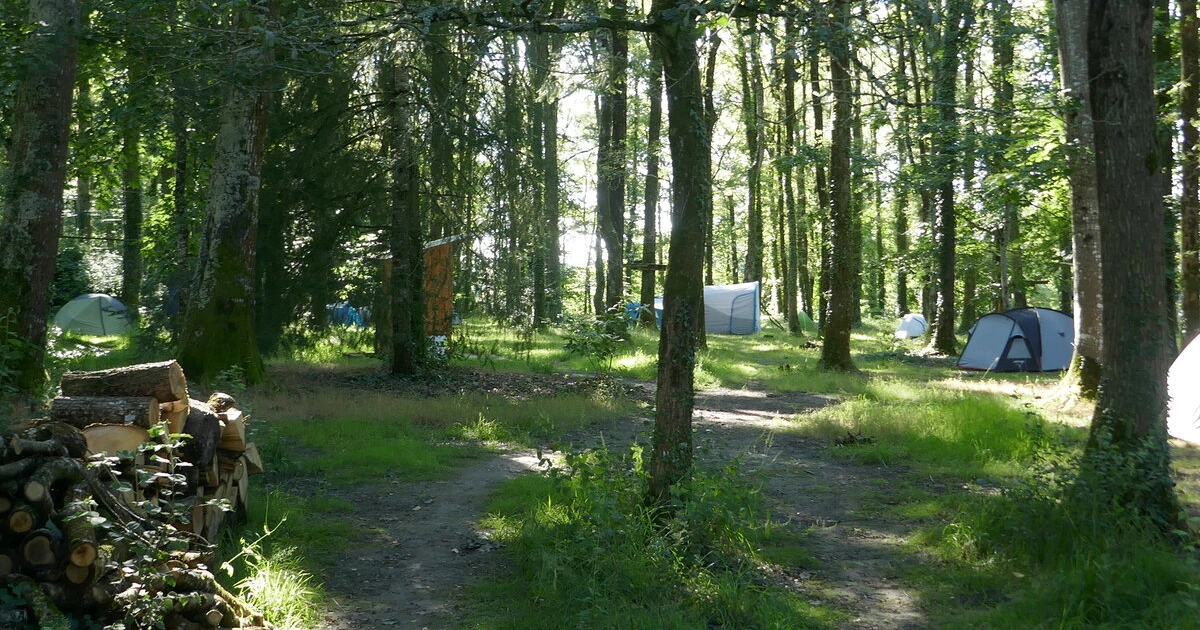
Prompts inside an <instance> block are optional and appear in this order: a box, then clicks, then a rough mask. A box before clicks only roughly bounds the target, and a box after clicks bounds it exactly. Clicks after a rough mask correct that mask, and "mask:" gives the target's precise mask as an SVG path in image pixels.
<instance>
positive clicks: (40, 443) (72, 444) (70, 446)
mask: <svg viewBox="0 0 1200 630" xmlns="http://www.w3.org/2000/svg"><path fill="white" fill-rule="evenodd" d="M55 442H57V443H59V444H61V445H62V448H63V449H65V450H66V452H65V453H61V454H62V455H70V456H71V457H74V458H76V459H83V458H84V457H87V440H86V439H85V438H84V437H83V433H81V432H80V431H79V428H78V427H75V426H72V425H70V424H66V423H64V422H52V421H48V420H43V421H40V422H37V423H36V424H34V425H33V426H30V427H28V428H26V429H25V430H23V431H21V433H20V434H19V435H17V436H14V437H13V440H12V441H11V442H10V447H11V450H12V453H13V455H18V456H21V457H26V456H29V455H57V454H60V453H59V451H60V449H59V448H57V447H55V446H54V445H53V444H54V443H55Z"/></svg>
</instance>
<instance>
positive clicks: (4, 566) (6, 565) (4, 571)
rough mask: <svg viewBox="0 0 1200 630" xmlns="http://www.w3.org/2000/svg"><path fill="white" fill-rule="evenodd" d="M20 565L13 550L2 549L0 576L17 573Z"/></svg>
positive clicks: (0, 553)
mask: <svg viewBox="0 0 1200 630" xmlns="http://www.w3.org/2000/svg"><path fill="white" fill-rule="evenodd" d="M19 567H20V564H19V563H18V562H17V558H16V556H14V555H13V553H12V552H11V551H7V550H0V576H4V575H11V574H13V573H16V572H17V569H18V568H19Z"/></svg>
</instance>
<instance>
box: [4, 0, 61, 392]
mask: <svg viewBox="0 0 1200 630" xmlns="http://www.w3.org/2000/svg"><path fill="white" fill-rule="evenodd" d="M28 18H29V22H28V25H29V34H28V36H27V37H26V41H25V46H26V47H25V49H24V50H23V51H22V54H21V55H20V57H19V59H18V61H17V72H18V79H17V81H18V82H17V87H16V93H15V95H14V96H13V101H12V110H11V111H12V118H11V121H12V123H11V128H10V134H11V135H10V139H9V141H8V150H7V155H6V158H7V159H6V162H7V169H6V172H5V182H4V187H3V189H4V190H3V195H4V196H3V208H2V210H3V222H2V223H0V286H2V287H4V291H3V293H2V294H0V318H2V323H0V336H2V337H0V340H2V341H3V343H4V344H5V345H6V346H7V347H8V348H10V349H16V350H18V351H19V358H17V359H16V360H14V361H11V362H10V363H9V364H8V369H9V370H11V372H9V374H12V378H11V381H9V382H4V383H0V386H3V388H4V389H7V388H10V387H11V388H14V389H16V390H17V391H20V392H23V393H25V394H32V393H33V392H35V391H37V390H38V388H40V387H41V385H42V384H43V383H44V382H45V379H46V374H45V371H44V370H43V362H44V358H45V346H46V320H47V317H48V311H49V308H50V302H49V300H50V287H51V286H52V284H53V282H54V264H55V257H56V255H57V253H58V236H59V231H60V228H61V226H62V214H63V188H64V186H65V183H66V166H67V154H68V146H67V136H68V131H69V129H70V124H71V96H72V92H73V90H74V86H75V72H76V68H77V64H76V52H77V50H78V39H77V28H78V22H79V19H80V15H79V5H78V4H77V2H76V1H75V0H30V2H29V14H28ZM5 380H6V381H7V380H8V379H7V377H6V379H5Z"/></svg>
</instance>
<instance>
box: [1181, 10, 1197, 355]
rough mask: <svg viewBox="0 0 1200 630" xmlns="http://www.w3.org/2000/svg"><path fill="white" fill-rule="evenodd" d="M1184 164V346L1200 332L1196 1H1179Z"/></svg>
mask: <svg viewBox="0 0 1200 630" xmlns="http://www.w3.org/2000/svg"><path fill="white" fill-rule="evenodd" d="M1179 13H1180V19H1179V64H1180V69H1181V71H1180V74H1181V78H1180V90H1179V113H1180V118H1181V121H1180V122H1181V123H1182V127H1183V133H1182V136H1183V138H1182V143H1181V144H1180V146H1179V159H1180V165H1181V171H1182V172H1181V178H1180V179H1181V187H1182V191H1181V193H1180V199H1179V205H1180V225H1179V231H1180V237H1181V242H1180V259H1181V264H1180V267H1181V268H1180V291H1181V293H1182V306H1183V309H1182V310H1183V342H1184V345H1186V344H1187V342H1188V341H1191V340H1192V339H1193V338H1194V337H1195V336H1196V335H1197V334H1200V153H1198V151H1200V131H1197V124H1198V122H1200V17H1198V16H1197V15H1196V0H1180V2H1179Z"/></svg>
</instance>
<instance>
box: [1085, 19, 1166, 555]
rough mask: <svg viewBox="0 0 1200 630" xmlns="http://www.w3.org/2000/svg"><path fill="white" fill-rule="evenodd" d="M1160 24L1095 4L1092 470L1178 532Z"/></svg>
mask: <svg viewBox="0 0 1200 630" xmlns="http://www.w3.org/2000/svg"><path fill="white" fill-rule="evenodd" d="M1153 24H1154V7H1153V5H1152V4H1150V3H1148V2H1138V1H1134V0H1121V1H1117V2H1105V1H1103V0H1095V1H1093V2H1092V3H1091V4H1090V6H1089V13H1088V16H1087V60H1088V77H1089V81H1088V85H1089V88H1090V90H1091V93H1090V94H1091V105H1092V115H1093V117H1094V119H1096V120H1103V121H1106V124H1103V125H1096V126H1095V128H1094V129H1095V147H1096V175H1097V192H1098V195H1097V199H1098V200H1099V205H1098V210H1099V212H1098V216H1099V224H1100V246H1101V266H1102V269H1101V276H1102V280H1101V292H1102V296H1103V301H1104V304H1105V309H1104V315H1103V320H1104V333H1103V334H1104V343H1103V354H1102V363H1103V365H1104V373H1103V376H1102V377H1101V386H1100V396H1099V400H1098V402H1097V405H1096V412H1095V415H1094V416H1093V418H1092V425H1091V432H1090V435H1089V438H1088V444H1087V448H1086V450H1085V452H1084V459H1083V465H1084V470H1085V471H1090V472H1092V473H1094V474H1093V478H1091V479H1090V482H1093V483H1095V482H1099V483H1102V484H1103V485H1104V486H1105V491H1104V496H1105V497H1113V498H1115V499H1116V500H1117V501H1118V502H1119V503H1120V504H1121V505H1123V506H1126V507H1127V508H1128V509H1130V510H1132V511H1133V512H1135V513H1136V514H1138V515H1139V516H1141V517H1143V518H1144V519H1146V520H1147V521H1148V522H1151V523H1154V524H1156V525H1158V526H1159V527H1161V528H1163V529H1164V530H1166V531H1170V530H1171V529H1173V528H1175V527H1177V525H1178V524H1177V521H1178V518H1179V505H1178V499H1177V497H1176V495H1175V491H1174V484H1173V482H1172V480H1171V474H1170V451H1169V449H1168V447H1167V441H1166V438H1167V434H1166V421H1165V415H1166V406H1167V405H1166V403H1167V392H1166V372H1167V368H1168V367H1169V366H1170V363H1171V361H1172V359H1173V354H1174V353H1173V352H1172V349H1173V347H1174V331H1173V330H1172V329H1171V326H1170V321H1171V320H1170V313H1169V312H1168V311H1169V309H1170V308H1171V304H1170V303H1169V302H1168V300H1167V295H1166V283H1165V282H1163V278H1164V277H1165V276H1166V264H1165V258H1164V256H1163V246H1164V244H1163V238H1162V231H1161V226H1162V225H1163V202H1162V197H1161V194H1160V193H1161V180H1160V178H1161V176H1162V174H1161V169H1160V166H1159V160H1158V158H1159V156H1160V155H1161V154H1160V153H1159V148H1158V147H1157V146H1156V145H1157V143H1156V136H1157V129H1156V120H1157V107H1156V102H1155V96H1154V66H1153V57H1152V54H1151V36H1152V33H1153ZM1113 458H1116V459H1117V460H1118V461H1116V462H1114V461H1113Z"/></svg>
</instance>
